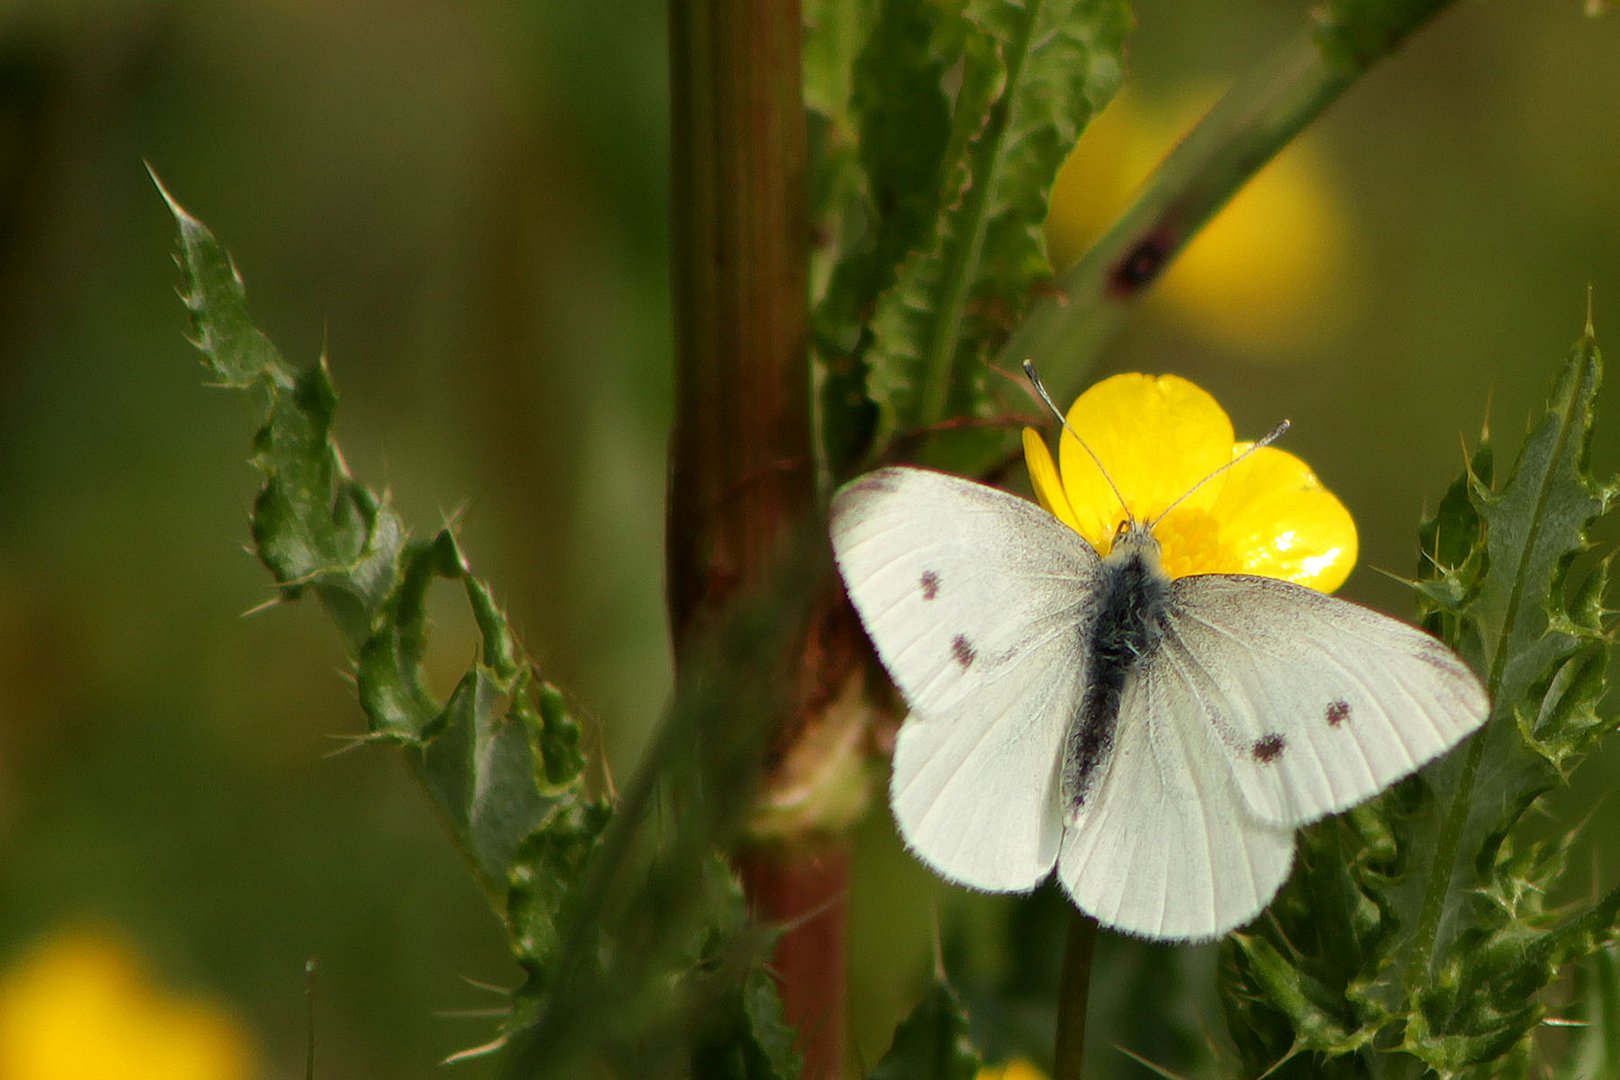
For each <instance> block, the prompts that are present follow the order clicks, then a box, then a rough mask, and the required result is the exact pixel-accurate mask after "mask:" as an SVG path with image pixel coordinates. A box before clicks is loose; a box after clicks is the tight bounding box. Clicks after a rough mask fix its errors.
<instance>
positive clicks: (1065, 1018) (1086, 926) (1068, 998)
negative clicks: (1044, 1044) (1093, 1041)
mask: <svg viewBox="0 0 1620 1080" xmlns="http://www.w3.org/2000/svg"><path fill="white" fill-rule="evenodd" d="M1096 946H1097V924H1096V922H1095V921H1094V920H1093V919H1092V918H1091V917H1090V916H1089V915H1085V914H1083V913H1081V911H1080V909H1079V908H1070V910H1069V933H1068V937H1067V939H1066V940H1065V941H1064V943H1063V975H1062V978H1061V979H1060V980H1059V982H1058V1002H1057V1049H1056V1051H1055V1052H1054V1054H1053V1072H1052V1078H1053V1080H1080V1078H1081V1076H1082V1075H1083V1074H1082V1073H1081V1071H1080V1070H1081V1066H1082V1064H1083V1059H1084V1056H1085V1048H1086V1003H1087V1002H1088V1001H1089V1000H1090V997H1091V957H1092V953H1093V952H1094V951H1095V949H1096Z"/></svg>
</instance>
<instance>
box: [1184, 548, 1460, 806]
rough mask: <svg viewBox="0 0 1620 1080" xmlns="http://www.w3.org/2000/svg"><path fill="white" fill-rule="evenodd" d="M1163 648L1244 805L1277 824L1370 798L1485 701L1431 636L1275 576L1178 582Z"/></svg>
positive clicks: (1436, 748)
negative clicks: (1233, 781) (1230, 773)
mask: <svg viewBox="0 0 1620 1080" xmlns="http://www.w3.org/2000/svg"><path fill="white" fill-rule="evenodd" d="M1161 653H1162V665H1163V666H1165V667H1167V668H1170V669H1173V671H1174V675H1175V678H1176V680H1177V681H1179V682H1180V683H1181V685H1182V686H1183V687H1184V689H1185V696H1186V698H1187V699H1188V703H1189V704H1190V705H1191V706H1192V707H1194V708H1196V710H1197V711H1198V713H1199V715H1200V719H1201V720H1202V722H1203V723H1204V724H1205V725H1207V728H1208V730H1209V732H1210V734H1211V736H1212V737H1213V740H1214V743H1215V745H1216V747H1217V748H1218V751H1219V752H1223V753H1224V756H1225V758H1226V760H1227V761H1228V762H1229V763H1230V767H1231V770H1232V775H1233V777H1234V778H1235V781H1236V784H1237V786H1238V788H1239V790H1240V791H1241V792H1242V793H1243V799H1244V802H1245V804H1246V805H1247V807H1248V809H1249V811H1250V812H1251V813H1253V814H1254V815H1255V816H1257V817H1258V818H1260V819H1261V820H1263V821H1267V822H1271V823H1273V824H1277V825H1287V826H1294V825H1301V824H1304V823H1306V822H1309V821H1315V820H1316V819H1318V818H1321V817H1323V816H1325V815H1327V814H1330V813H1334V812H1335V811H1338V810H1343V809H1345V808H1347V807H1350V806H1353V805H1355V804H1356V803H1359V802H1361V801H1362V800H1364V799H1367V798H1369V797H1371V796H1372V795H1374V794H1376V793H1377V792H1379V791H1381V790H1383V789H1384V788H1385V787H1388V786H1389V785H1390V784H1392V783H1394V782H1395V781H1396V780H1398V779H1400V778H1401V777H1403V776H1405V775H1407V774H1408V773H1411V772H1413V771H1415V770H1417V769H1418V768H1420V767H1421V766H1422V765H1423V764H1425V763H1426V762H1428V761H1430V760H1432V759H1433V758H1435V757H1438V756H1439V755H1440V754H1442V753H1444V752H1445V751H1447V750H1449V749H1450V748H1451V747H1453V746H1455V745H1456V744H1457V743H1458V742H1460V741H1461V740H1462V739H1463V738H1465V737H1466V736H1468V735H1469V734H1470V733H1472V732H1473V731H1475V730H1476V729H1477V728H1478V727H1479V726H1480V725H1481V724H1482V723H1484V721H1485V717H1486V715H1487V713H1488V712H1489V704H1488V702H1487V699H1486V696H1485V691H1484V688H1483V687H1482V686H1481V685H1480V682H1479V679H1478V678H1477V677H1476V676H1475V675H1474V673H1473V672H1472V671H1471V670H1469V668H1468V667H1467V665H1465V664H1464V663H1463V662H1462V660H1461V659H1460V658H1458V657H1457V655H1456V654H1455V653H1453V652H1452V651H1451V650H1450V649H1448V648H1446V647H1445V646H1444V645H1442V644H1441V643H1440V642H1439V641H1437V640H1436V639H1434V638H1433V637H1431V636H1430V635H1428V634H1426V633H1424V632H1423V631H1421V630H1419V629H1417V628H1416V627H1413V626H1408V625H1407V624H1406V623H1403V622H1400V621H1398V620H1396V619H1392V618H1389V617H1388V616H1386V615H1381V614H1379V613H1378V612H1375V611H1371V610H1369V609H1367V608H1364V607H1362V606H1360V605H1359V604H1354V603H1351V602H1349V601H1347V600H1339V599H1335V598H1333V597H1330V596H1325V595H1323V594H1321V593H1318V592H1315V591H1313V590H1310V589H1306V588H1303V587H1301V586H1299V585H1293V584H1290V583H1288V582H1284V581H1278V580H1276V579H1273V578H1262V577H1249V576H1243V575H1222V574H1211V575H1206V576H1195V577H1186V578H1182V579H1180V580H1178V581H1176V582H1175V583H1174V585H1173V587H1172V602H1171V617H1170V619H1169V620H1168V623H1167V629H1166V632H1165V637H1164V641H1163V647H1162V649H1161Z"/></svg>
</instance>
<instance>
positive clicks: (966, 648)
mask: <svg viewBox="0 0 1620 1080" xmlns="http://www.w3.org/2000/svg"><path fill="white" fill-rule="evenodd" d="M951 655H952V656H954V657H955V658H956V662H957V663H958V664H961V665H962V668H963V670H966V669H967V668H970V667H972V666H973V658H974V657H975V656H977V655H978V654H977V653H975V652H974V651H973V645H972V644H971V643H970V642H969V641H968V639H967V638H965V637H963V636H962V635H961V634H957V635H956V636H955V637H954V638H952V639H951Z"/></svg>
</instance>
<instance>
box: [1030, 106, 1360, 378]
mask: <svg viewBox="0 0 1620 1080" xmlns="http://www.w3.org/2000/svg"><path fill="white" fill-rule="evenodd" d="M1215 96H1216V95H1215V93H1214V92H1213V91H1212V90H1210V89H1207V88H1206V89H1204V90H1198V91H1192V92H1189V93H1186V94H1184V95H1182V96H1181V97H1180V98H1178V99H1177V100H1176V101H1175V102H1173V103H1171V104H1169V105H1168V106H1159V107H1154V106H1152V105H1149V104H1148V103H1146V102H1143V101H1140V100H1138V99H1137V98H1136V97H1135V96H1134V95H1132V94H1131V93H1130V91H1128V90H1127V91H1123V92H1121V93H1120V94H1119V96H1118V97H1116V98H1115V99H1114V100H1113V102H1111V103H1110V104H1109V106H1108V108H1106V109H1105V110H1103V112H1102V113H1101V114H1100V115H1099V116H1098V117H1097V118H1096V119H1095V120H1094V121H1093V122H1092V124H1091V126H1090V127H1088V128H1087V129H1086V132H1085V135H1084V136H1083V137H1082V138H1081V140H1080V143H1079V145H1078V146H1076V147H1075V149H1074V152H1073V153H1072V154H1070V155H1069V158H1068V160H1067V161H1065V162H1064V164H1063V167H1062V169H1061V170H1059V172H1058V175H1057V180H1056V182H1055V184H1054V185H1053V188H1052V202H1051V209H1050V212H1049V214H1048V216H1047V221H1046V243H1047V250H1048V251H1049V252H1050V254H1051V258H1052V265H1053V266H1054V267H1057V268H1058V269H1059V270H1062V269H1065V268H1067V267H1068V266H1070V265H1072V264H1073V263H1074V262H1075V261H1076V260H1078V259H1079V258H1080V256H1081V254H1083V253H1084V251H1085V249H1086V247H1087V246H1088V245H1089V244H1090V243H1091V241H1093V240H1095V239H1096V238H1097V237H1098V236H1100V235H1101V234H1102V232H1103V231H1104V230H1105V229H1106V228H1107V227H1108V226H1109V225H1110V224H1112V222H1113V220H1114V218H1115V217H1116V216H1118V214H1119V213H1120V212H1121V211H1122V210H1124V209H1125V207H1126V205H1127V204H1128V203H1129V201H1130V198H1131V195H1132V194H1133V193H1134V192H1135V190H1136V189H1137V187H1138V186H1140V185H1141V183H1142V181H1143V180H1145V179H1146V178H1147V176H1148V173H1150V172H1151V171H1152V170H1153V167H1154V166H1155V165H1157V164H1158V163H1159V161H1160V160H1161V159H1163V157H1164V156H1165V154H1167V153H1168V152H1169V150H1170V148H1171V147H1172V146H1173V145H1174V144H1175V142H1176V140H1177V139H1179V138H1180V137H1181V136H1182V135H1184V134H1185V133H1186V132H1187V130H1188V129H1190V128H1191V127H1192V125H1193V124H1194V123H1195V122H1196V121H1197V119H1198V117H1199V116H1200V115H1202V113H1203V112H1205V111H1206V110H1207V108H1208V106H1209V105H1210V104H1211V102H1212V101H1213V100H1214V98H1215ZM1332 176H1333V174H1332V169H1331V168H1330V167H1329V166H1328V164H1327V163H1326V161H1325V160H1324V159H1323V157H1322V156H1321V154H1320V153H1318V152H1317V151H1316V150H1315V148H1314V146H1313V145H1312V143H1311V142H1310V140H1309V138H1308V137H1307V138H1302V139H1298V140H1295V142H1294V143H1293V144H1292V145H1290V146H1289V147H1288V148H1287V149H1286V150H1285V151H1284V152H1283V153H1282V154H1280V155H1279V156H1278V157H1277V158H1276V159H1275V160H1273V161H1272V162H1271V163H1270V164H1269V165H1267V166H1266V167H1265V168H1263V169H1262V170H1261V171H1260V172H1259V173H1258V174H1257V175H1256V176H1255V177H1254V178H1253V179H1252V180H1251V181H1250V182H1249V183H1248V184H1246V185H1245V186H1244V187H1243V188H1242V189H1241V190H1240V191H1238V193H1237V194H1236V195H1235V196H1234V197H1233V198H1232V201H1231V202H1229V203H1228V204H1227V205H1226V207H1225V208H1224V209H1222V210H1221V211H1220V212H1218V213H1217V214H1216V215H1215V217H1214V218H1213V219H1212V220H1211V221H1210V222H1209V223H1208V224H1207V225H1205V226H1204V228H1203V229H1201V230H1200V231H1199V233H1198V235H1197V236H1195V237H1194V238H1193V240H1192V242H1191V243H1190V244H1189V245H1188V246H1187V248H1186V249H1185V250H1184V251H1182V252H1181V254H1180V255H1178V256H1177V257H1176V258H1175V260H1174V261H1173V262H1172V263H1171V265H1170V268H1169V269H1168V270H1167V271H1166V272H1165V275H1164V277H1163V279H1162V280H1160V281H1159V282H1158V283H1157V284H1156V285H1155V286H1154V293H1155V295H1156V296H1157V298H1158V299H1159V301H1160V302H1162V303H1164V304H1166V305H1167V306H1168V307H1170V308H1172V309H1173V310H1175V311H1176V312H1178V313H1179V314H1180V315H1181V316H1182V317H1184V318H1186V319H1188V320H1189V321H1191V322H1194V323H1196V324H1197V326H1198V327H1199V329H1200V330H1201V331H1202V332H1204V333H1207V334H1208V335H1209V336H1211V337H1213V338H1215V339H1217V340H1219V341H1220V342H1222V343H1224V344H1225V345H1227V346H1229V347H1231V348H1233V349H1234V350H1237V351H1240V352H1242V353H1244V354H1245V355H1250V356H1258V357H1261V358H1263V357H1265V356H1266V355H1267V354H1276V353H1281V352H1285V351H1287V350H1289V349H1291V348H1292V347H1294V346H1295V345H1296V344H1297V343H1298V342H1299V341H1300V340H1301V339H1302V338H1305V337H1307V336H1316V335H1319V334H1321V333H1324V332H1331V331H1334V330H1336V329H1337V328H1339V327H1340V326H1342V325H1343V324H1344V323H1345V322H1346V321H1347V319H1348V317H1349V315H1350V314H1351V312H1352V309H1353V307H1354V305H1353V303H1352V297H1351V289H1352V288H1353V283H1354V281H1353V275H1351V274H1348V273H1346V272H1345V264H1346V262H1347V261H1348V260H1349V258H1350V248H1351V240H1350V226H1349V214H1348V211H1347V210H1346V208H1345V206H1344V203H1343V200H1342V199H1341V197H1340V196H1339V195H1338V193H1337V191H1336V189H1335V188H1334V186H1333V182H1332Z"/></svg>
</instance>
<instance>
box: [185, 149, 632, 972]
mask: <svg viewBox="0 0 1620 1080" xmlns="http://www.w3.org/2000/svg"><path fill="white" fill-rule="evenodd" d="M155 179H156V177H154V180H155ZM159 190H160V191H162V190H163V189H162V185H161V184H159ZM163 197H164V199H165V200H166V201H167V202H168V204H169V209H170V210H171V211H172V212H173V214H174V217H175V221H176V222H177V224H178V226H179V230H180V251H179V256H178V259H177V262H178V263H179V265H180V269H181V272H182V275H183V280H184V284H183V288H182V292H181V296H182V298H183V299H184V301H185V303H186V308H187V310H188V311H189V312H190V313H191V319H192V338H193V341H194V343H195V344H196V345H197V347H198V349H199V350H200V351H201V352H202V355H203V362H204V364H205V365H206V366H207V368H208V369H209V371H210V372H211V373H212V374H213V376H214V377H215V378H217V379H218V380H219V381H220V382H222V383H223V384H225V385H226V386H230V387H233V388H236V389H239V390H243V391H247V392H248V393H250V394H251V395H252V396H253V398H254V400H255V402H256V403H258V404H259V405H260V406H261V407H262V421H261V426H260V428H259V431H258V433H257V434H256V435H255V437H254V441H253V449H254V452H253V463H254V464H255V465H256V466H257V467H258V469H259V471H260V472H261V473H262V474H263V476H264V487H263V488H262V489H261V491H260V493H259V496H258V499H257V500H256V501H255V503H254V512H253V520H252V531H253V538H254V541H255V543H256V545H257V548H258V553H259V557H260V558H261V559H262V560H263V562H264V564H265V565H266V566H267V567H268V568H269V569H270V571H271V573H272V575H274V577H275V580H276V583H277V585H278V586H279V587H280V589H281V592H282V594H283V596H284V597H285V598H288V599H294V598H296V597H298V596H299V595H300V594H301V593H302V592H303V591H304V590H306V589H313V590H314V591H315V592H316V593H317V594H318V595H319V596H320V598H321V600H322V601H323V603H324V604H325V606H326V607H327V609H328V610H329V611H330V612H331V614H332V616H333V618H334V620H335V621H336V622H337V624H338V626H339V628H340V629H341V630H342V632H343V636H344V640H345V642H346V644H347V645H348V647H349V650H350V654H351V656H352V657H353V659H354V661H355V665H356V674H357V680H358V684H359V696H360V704H361V706H362V708H363V709H364V710H365V713H366V716H367V718H368V720H369V723H370V729H371V737H372V738H373V739H375V740H380V741H387V742H393V743H395V744H397V745H399V746H400V747H401V749H402V750H403V751H404V753H405V756H406V759H407V761H408V762H409V763H410V765H411V767H412V769H413V770H414V771H415V773H416V775H417V776H418V778H419V779H420V780H421V781H422V784H423V786H424V788H425V789H426V790H427V792H428V794H429V796H430V797H431V799H432V801H433V804H434V807H435V809H436V810H437V811H438V813H439V815H440V817H441V818H442V819H443V821H444V822H445V824H446V825H447V827H448V828H449V831H450V834H451V836H452V837H453V838H454V840H455V842H456V844H457V846H458V847H459V848H460V849H461V851H462V852H463V854H464V855H466V857H467V859H468V861H469V863H470V864H471V865H472V868H473V870H474V872H475V873H476V875H477V877H478V880H479V883H480V884H481V885H482V886H483V888H484V890H485V892H486V894H487V895H488V896H489V897H490V900H491V903H492V905H493V906H494V907H495V909H496V911H497V913H498V914H500V915H501V917H502V918H503V919H504V920H505V923H506V928H507V932H508V935H509V937H510V939H511V942H512V949H513V953H514V955H515V957H516V958H517V959H518V960H519V961H520V962H521V963H523V964H524V965H525V966H526V967H527V968H528V969H529V970H530V973H531V977H534V976H536V975H537V974H538V973H542V972H544V971H545V970H546V969H547V968H548V965H549V964H550V963H551V962H552V960H553V959H554V957H555V954H556V950H557V947H558V943H559V940H560V937H559V933H558V930H557V927H558V925H559V922H560V920H561V918H562V912H563V911H564V909H565V907H566V905H567V904H568V902H569V897H570V895H571V894H572V892H573V890H574V888H575V886H576V884H577V883H578V882H579V881H580V879H581V877H582V875H583V871H584V869H585V867H586V866H587V865H588V864H589V862H590V859H591V856H592V854H593V852H594V851H595V848H596V845H597V842H598V837H599V835H600V833H601V831H602V829H603V827H604V825H605V824H606V822H607V820H608V818H609V816H610V814H609V810H608V807H607V805H606V804H605V803H604V802H602V801H600V800H597V799H595V798H593V797H592V796H591V795H589V794H588V793H587V791H586V789H585V784H584V777H583V774H584V758H583V756H582V755H581V754H580V752H579V738H580V736H579V726H578V724H577V723H575V721H574V719H573V718H572V717H571V716H570V715H569V712H568V710H567V708H566V706H565V705H564V702H563V698H562V696H561V694H560V693H559V692H558V691H557V690H556V689H555V688H553V687H551V686H549V685H547V684H546V683H545V682H544V681H543V680H541V679H540V678H539V677H538V676H537V675H536V674H535V668H534V665H533V664H532V663H531V662H530V660H529V659H528V657H527V656H526V655H525V654H524V652H523V649H522V647H521V646H520V645H519V644H518V642H517V639H516V637H515V636H514V635H513V633H512V630H511V627H510V625H509V624H508V622H507V619H506V616H505V614H504V613H503V612H502V611H501V610H500V608H499V606H498V605H497V604H496V603H495V602H494V599H493V597H492V595H491V593H490V591H489V589H488V587H487V586H486V585H484V584H483V583H482V582H480V581H478V580H477V579H475V578H473V577H472V576H471V574H470V572H469V570H468V566H467V560H466V558H465V556H464V555H463V553H462V551H461V548H460V546H459V544H458V543H457V542H456V538H455V536H454V534H453V533H452V532H451V531H450V530H449V529H445V530H442V531H440V532H439V533H438V534H437V535H436V536H434V537H433V538H432V539H431V540H427V541H413V540H410V539H409V538H408V536H407V535H406V531H405V529H404V526H403V525H402V524H401V522H400V520H399V518H398V516H397V515H396V514H395V513H394V511H393V509H392V508H391V507H390V506H389V505H388V503H387V500H386V499H384V498H382V497H379V496H378V495H377V494H376V493H375V492H373V491H372V490H370V489H369V488H367V487H365V486H364V485H363V484H360V483H359V482H357V481H356V480H354V479H353V478H352V477H351V476H350V475H349V472H348V469H347V467H346V466H345V465H344V463H343V459H342V456H341V454H340V453H339V451H338V447H337V444H336V442H335V441H334V440H333V438H332V419H333V413H334V410H335V408H336V404H337V394H336V392H335V390H334V389H333V386H332V379H331V375H330V372H329V371H328V370H327V367H326V364H325V362H324V361H322V362H320V363H317V364H314V365H311V366H310V367H307V368H304V369H302V370H294V369H293V368H291V367H290V366H289V365H287V364H286V362H285V361H283V360H282V358H281V357H280V356H279V355H278V354H277V352H276V350H275V348H274V346H273V345H271V343H270V341H269V339H268V338H267V337H265V335H264V334H263V333H261V332H260V331H259V330H258V329H257V328H255V327H254V326H253V324H252V322H251V321H250V320H249V318H248V314H247V306H246V296H245V292H244V290H243V287H242V280H241V277H240V276H239V275H238V274H237V272H236V269H235V267H234V265H233V264H232V262H231V259H230V256H229V255H228V254H227V253H226V252H225V250H224V248H223V247H221V246H220V244H219V242H218V240H216V239H215V238H214V235H213V234H212V233H211V232H210V231H209V230H208V228H207V227H206V226H205V225H203V224H202V222H200V221H198V220H197V219H196V218H194V217H193V216H192V215H191V214H189V213H187V212H186V210H185V209H184V208H183V207H181V206H180V204H179V203H178V202H176V201H175V200H174V198H173V197H172V196H170V195H169V193H168V192H167V191H163ZM439 579H450V580H455V581H460V582H461V583H462V585H463V587H464V589H465V591H466V595H467V600H468V603H469V604H470V605H471V607H472V611H473V615H474V621H475V622H476V624H477V626H478V632H479V636H480V638H481V641H482V648H481V650H480V654H479V656H478V658H477V660H476V661H475V662H474V664H473V665H472V667H471V668H470V669H469V670H468V671H467V673H466V674H465V675H464V676H463V677H462V678H461V680H460V681H459V682H458V683H457V685H456V688H455V690H454V691H453V692H452V693H451V694H450V697H449V699H448V700H447V701H444V702H439V701H437V700H435V698H434V697H433V695H432V694H431V693H430V692H429V691H428V689H427V681H426V677H425V673H424V670H423V657H424V653H425V650H426V647H427V638H428V623H427V595H428V590H429V589H430V588H431V587H432V585H433V584H434V582H435V581H437V580H439Z"/></svg>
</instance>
